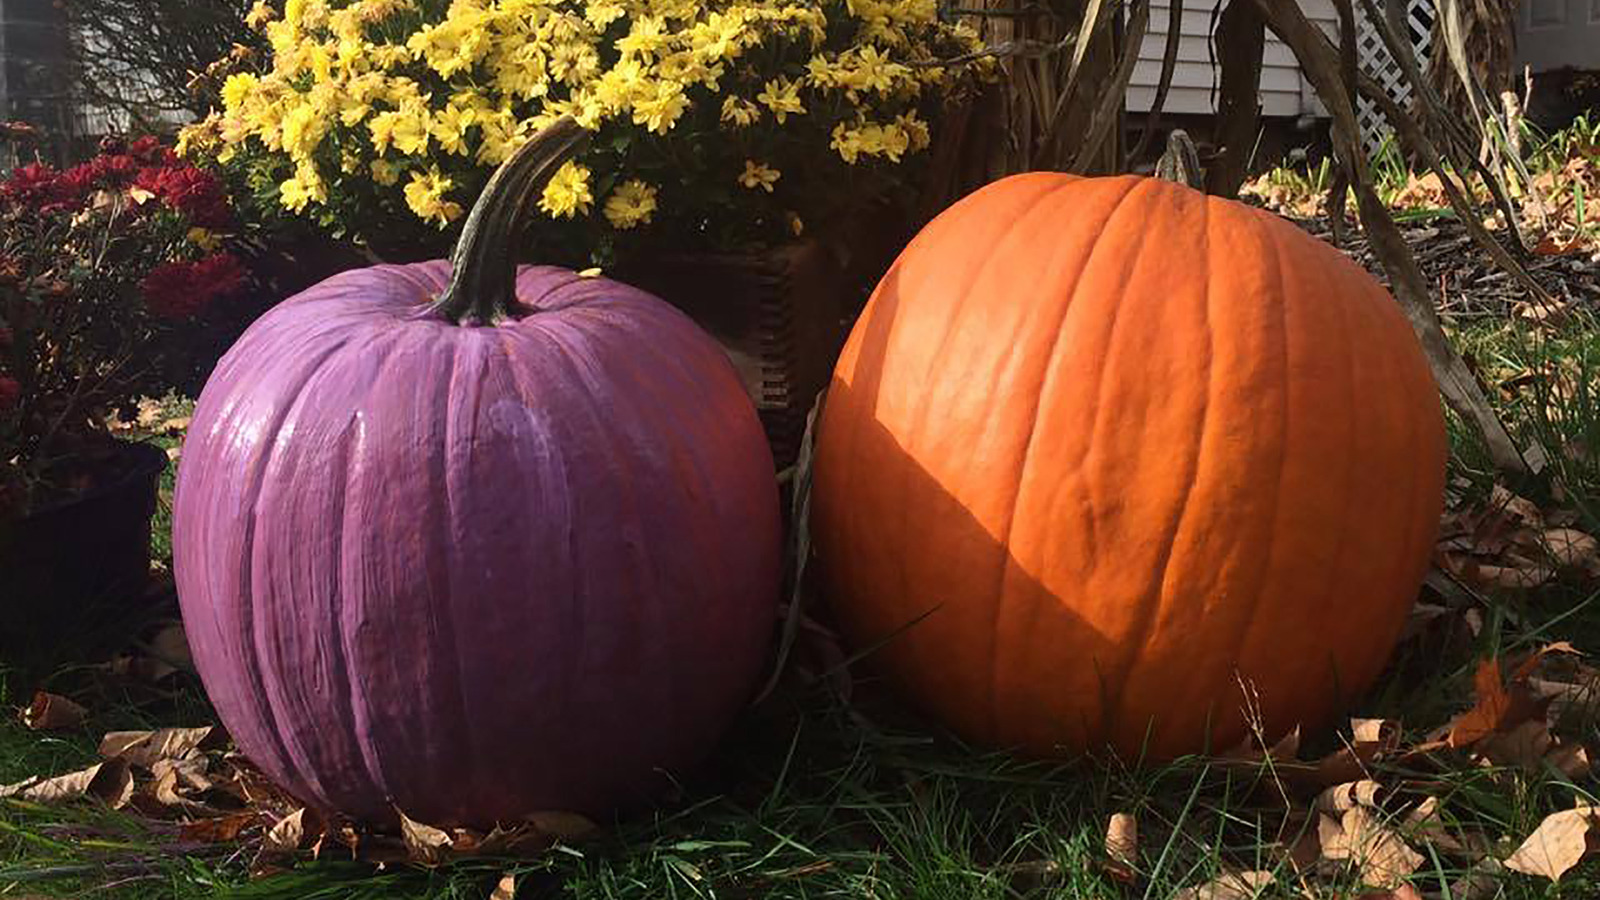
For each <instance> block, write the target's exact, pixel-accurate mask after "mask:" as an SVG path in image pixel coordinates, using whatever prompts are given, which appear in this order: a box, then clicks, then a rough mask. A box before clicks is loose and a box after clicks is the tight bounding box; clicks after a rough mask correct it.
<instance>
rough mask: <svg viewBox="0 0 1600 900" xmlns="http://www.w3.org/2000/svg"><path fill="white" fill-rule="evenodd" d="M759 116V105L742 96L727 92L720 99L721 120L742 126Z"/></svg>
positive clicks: (751, 122) (754, 120)
mask: <svg viewBox="0 0 1600 900" xmlns="http://www.w3.org/2000/svg"><path fill="white" fill-rule="evenodd" d="M760 118H761V107H759V106H757V105H755V104H754V103H751V102H750V101H749V100H746V99H744V98H743V97H735V96H733V95H732V94H729V95H728V96H727V97H725V98H723V100H722V121H724V122H727V123H729V124H731V125H734V126H735V127H738V128H744V127H745V126H747V125H751V124H754V123H755V122H756V120H758V119H760Z"/></svg>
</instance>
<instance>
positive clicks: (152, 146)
mask: <svg viewBox="0 0 1600 900" xmlns="http://www.w3.org/2000/svg"><path fill="white" fill-rule="evenodd" d="M127 152H128V155H129V156H131V157H133V158H134V159H136V160H138V161H139V162H141V163H143V164H144V165H147V166H170V165H174V164H176V163H177V161H178V154H176V153H174V152H172V148H171V147H164V146H162V145H161V141H160V139H159V138H156V137H153V136H150V135H146V136H145V137H142V138H139V139H137V140H135V141H134V142H133V143H131V144H129V145H128V151H127Z"/></svg>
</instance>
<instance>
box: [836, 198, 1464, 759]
mask: <svg viewBox="0 0 1600 900" xmlns="http://www.w3.org/2000/svg"><path fill="white" fill-rule="evenodd" d="M1446 454H1447V447H1446V439H1445V431H1444V421H1443V414H1442V410H1441V407H1440V404H1439V399H1438V394H1437V390H1436V387H1435V384H1434V381H1433V378H1432V375H1431V374H1430V371H1429V369H1428V366H1427V363H1426V360H1425V358H1424V356H1423V354H1422V350H1421V348H1420V346H1419V344H1418V342H1417V340H1416V338H1415V337H1414V335H1413V332H1412V330H1411V328H1410V327H1409V326H1408V324H1407V321H1406V319H1405V317H1404V315H1403V314H1402V312H1401V310H1400V309H1399V307H1398V305H1397V304H1396V303H1395V302H1394V300H1393V299H1392V298H1391V297H1390V296H1389V295H1388V293H1387V292H1386V291H1385V290H1384V288H1383V287H1382V286H1381V285H1379V284H1378V283H1377V282H1376V281H1375V280H1373V279H1372V278H1371V277H1370V276H1368V275H1367V274H1366V273H1365V272H1364V271H1362V270H1361V269H1360V268H1359V267H1358V266H1357V265H1355V264H1354V263H1353V262H1351V261H1350V260H1348V259H1347V258H1345V257H1344V256H1343V255H1342V254H1341V253H1339V252H1338V251H1337V250H1335V249H1334V248H1332V247H1330V246H1327V245H1325V244H1323V243H1321V242H1319V241H1317V240H1315V239H1314V238H1312V237H1310V236H1309V235H1306V234H1304V233H1303V232H1301V231H1300V230H1298V229H1297V228H1295V227H1294V226H1293V225H1291V224H1289V223H1288V222H1286V221H1283V220H1281V219H1278V218H1277V217H1275V216H1272V215H1270V214H1268V213H1265V212H1262V211H1260V210H1255V209H1252V208H1249V207H1247V206H1244V205H1243V204H1239V203H1236V202H1233V201H1228V200H1222V199H1217V198H1209V197H1207V196H1205V195H1204V194H1201V193H1199V192H1197V191H1194V190H1191V189H1189V188H1187V187H1183V186H1180V185H1176V184H1172V183H1168V182H1165V181H1159V180H1156V179H1148V178H1140V177H1136V176H1125V177H1114V178H1076V177H1072V176H1065V175H1058V174H1050V173H1033V174H1026V175H1018V176H1012V177H1010V178H1007V179H1004V180H1002V181H999V182H996V183H993V184H991V185H989V186H987V187H985V188H983V189H981V190H979V191H978V192H976V193H974V194H972V195H969V196H968V197H966V198H964V199H963V200H961V201H959V202H958V203H957V204H955V205H954V206H952V207H951V208H950V209H948V210H946V211H945V212H944V213H942V214H941V215H940V216H939V217H938V218H936V219H935V220H934V221H933V222H931V223H930V224H929V225H928V226H927V227H926V228H925V229H924V230H923V231H922V232H921V233H920V234H919V235H918V236H917V237H916V238H915V239H914V240H913V241H912V243H911V244H910V245H909V246H908V247H907V248H906V250H905V251H904V252H903V253H902V255H901V256H900V258H899V259H898V260H897V261H896V263H895V265H894V266H893V268H892V269H891V270H890V271H889V273H888V274H887V275H886V276H885V277H884V278H883V280H882V281H881V283H880V284H879V285H878V288H877V290H876V291H875V292H874V294H873V296H872V298H871V300H870V301H869V303H868V304H867V307H866V309H865V310H864V311H863V313H862V315H861V317H860V319H859V320H858V322H857V323H856V325H855V327H854V330H853V331H852V333H851V336H850V339H849V341H848V342H847V344H846V346H845V349H844V351H843V354H842V356H841V358H840V360H839V363H838V365H837V368H836V370H835V373H834V378H833V381H832V385H831V387H830V389H829V392H828V395H827V400H826V405H825V407H824V410H823V413H822V417H821V421H820V426H819V430H818V437H817V446H816V458H815V468H814V471H813V475H814V479H815V480H814V485H813V494H812V504H813V506H812V520H811V521H812V525H811V528H812V537H813V540H814V541H815V544H816V546H817V548H818V560H819V563H820V567H821V570H822V571H823V573H824V576H825V580H826V583H827V590H828V596H829V597H830V602H831V603H832V605H833V609H834V612H835V615H836V616H837V618H838V623H839V626H840V628H841V630H842V631H843V633H844V635H845V636H846V638H847V639H848V640H849V641H850V642H851V643H852V644H854V645H855V646H857V647H859V648H868V647H876V648H877V649H875V650H874V651H873V652H872V654H871V656H870V657H869V660H871V661H873V662H874V664H875V665H876V666H878V667H879V668H880V669H881V670H882V671H883V672H884V673H885V674H886V675H887V676H888V677H889V678H890V680H891V681H892V682H894V683H897V684H898V685H899V686H900V687H901V688H902V689H903V690H904V691H905V692H906V693H907V694H909V696H910V697H911V698H913V699H914V700H915V701H916V702H918V703H919V704H920V705H921V706H922V707H924V708H925V709H926V710H927V711H929V712H931V713H932V714H933V715H934V716H935V717H936V718H938V719H939V720H941V721H942V722H943V723H944V724H946V725H947V726H948V727H950V728H952V729H953V730H954V731H956V732H957V733H958V734H960V735H962V736H963V737H965V738H967V739H969V740H973V741H977V742H981V743H985V744H991V745H999V746H1002V747H1009V748H1015V749H1020V750H1023V751H1026V752H1029V753H1033V754H1041V755H1056V754H1069V753H1076V752H1081V751H1099V750H1102V749H1105V748H1106V747H1107V746H1108V745H1109V747H1110V748H1112V749H1114V750H1116V751H1117V752H1119V753H1120V754H1122V755H1125V756H1135V755H1139V754H1143V755H1144V756H1145V757H1146V758H1153V759H1164V758H1172V757H1175V756H1178V755H1182V754H1186V753H1191V752H1202V751H1205V750H1208V749H1209V750H1212V751H1217V750H1224V749H1228V748H1229V747H1231V746H1234V745H1236V744H1237V743H1239V742H1240V741H1241V740H1242V739H1244V738H1246V737H1247V735H1248V732H1247V730H1246V716H1245V713H1244V706H1245V697H1244V696H1243V692H1242V691H1241V688H1240V683H1241V681H1242V682H1243V683H1244V684H1247V685H1248V686H1249V687H1250V690H1251V692H1252V693H1253V694H1255V695H1257V696H1254V697H1252V698H1251V700H1250V702H1251V704H1252V705H1253V706H1255V707H1256V708H1257V709H1258V711H1259V714H1260V718H1261V722H1262V724H1263V726H1264V728H1265V729H1266V732H1267V734H1268V736H1269V737H1276V736H1278V735H1282V734H1284V733H1286V732H1287V731H1288V730H1289V729H1291V728H1294V727H1296V726H1302V725H1303V726H1306V727H1315V726H1317V725H1320V724H1325V723H1327V722H1328V721H1329V720H1330V718H1331V717H1332V716H1333V715H1334V714H1335V713H1337V712H1338V711H1340V710H1341V708H1342V707H1343V706H1344V705H1345V704H1346V703H1348V702H1349V701H1350V700H1352V699H1353V698H1354V697H1356V696H1357V695H1359V694H1360V693H1361V692H1362V691H1364V690H1365V689H1366V688H1368V687H1369V686H1370V685H1371V683H1372V682H1373V681H1374V680H1375V678H1376V677H1377V675H1378V674H1379V673H1380V670H1381V669H1382V668H1383V666H1384V664H1385V662H1386V661H1387V658H1388V656H1389V654H1390V653H1391V652H1392V650H1393V648H1394V645H1395V643H1396V641H1397V639H1398V636H1399V634H1400V630H1401V628H1402V626H1403V624H1404V621H1405V619H1406V616H1407V613H1408V611H1409V610H1410V608H1411V606H1412V604H1413V602H1414V601H1415V599H1416V595H1417V590H1418V588H1419V586H1420V583H1421V580H1422V577H1423V575H1424V573H1425V571H1426V567H1427V565H1428V560H1429V555H1430V552H1431V549H1432V546H1433V541H1434V537H1435V534H1436V529H1437V527H1438V520H1439V515H1440V512H1441V509H1442V506H1443V490H1444V466H1445V460H1446Z"/></svg>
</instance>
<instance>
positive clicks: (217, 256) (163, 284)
mask: <svg viewBox="0 0 1600 900" xmlns="http://www.w3.org/2000/svg"><path fill="white" fill-rule="evenodd" d="M244 279H245V271H244V266H243V265H242V264H240V262H239V260H238V258H237V257H235V256H234V255H233V254H231V253H213V254H212V255H210V256H208V257H206V258H205V259H202V260H200V261H199V262H169V263H162V264H161V265H159V266H156V267H155V268H154V269H151V270H150V274H148V275H146V276H145V277H144V280H143V281H141V282H140V283H139V290H140V292H141V293H143V294H144V303H145V306H146V307H147V308H149V310H150V312H152V313H153V314H155V315H157V316H160V317H161V318H163V319H186V318H189V317H190V316H194V315H198V314H199V313H200V312H202V311H203V310H204V309H205V308H206V307H207V306H209V305H210V304H211V301H213V300H215V299H217V298H218V297H221V296H224V295H226V294H231V293H233V292H234V291H236V290H238V289H239V288H240V287H241V286H243V284H244Z"/></svg>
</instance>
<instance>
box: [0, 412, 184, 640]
mask: <svg viewBox="0 0 1600 900" xmlns="http://www.w3.org/2000/svg"><path fill="white" fill-rule="evenodd" d="M166 467H167V454H166V451H164V450H162V449H161V448H160V447H157V446H154V445H153V444H144V443H134V442H131V441H119V442H118V448H117V460H116V462H115V463H114V464H113V465H112V466H111V467H110V468H109V470H108V473H107V475H106V477H105V478H103V479H102V480H101V481H100V483H98V484H96V485H95V486H94V487H93V488H91V489H90V490H88V491H87V492H85V493H83V494H80V495H79V496H77V497H74V498H73V499H71V500H67V501H64V502H61V503H57V504H53V505H50V506H46V507H43V508H40V509H37V510H35V511H33V512H31V513H29V514H28V515H26V516H23V517H22V518H20V519H14V520H11V521H7V522H0V652H3V653H4V654H5V660H6V662H7V663H11V664H16V663H17V662H18V661H19V659H18V658H19V657H24V656H25V657H27V658H28V659H29V661H33V662H38V661H41V660H42V659H43V658H44V657H52V658H55V659H52V662H55V661H59V660H60V659H65V658H66V656H67V655H68V654H73V653H75V652H93V651H94V650H97V649H98V648H96V647H94V646H93V645H94V644H95V642H96V640H97V639H99V638H103V637H106V636H108V635H109V634H115V633H117V632H119V631H122V630H123V629H124V628H125V626H126V621H127V619H126V614H127V613H130V612H133V611H134V610H133V608H132V607H133V604H134V603H136V602H137V600H138V599H139V598H140V597H142V596H143V595H144V592H145V589H146V588H147V587H148V584H149V578H150V519H151V517H152V516H153V515H155V511H156V499H157V491H158V489H159V484H160V479H161V473H162V472H163V471H165V470H166ZM119 626H120V627H119Z"/></svg>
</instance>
